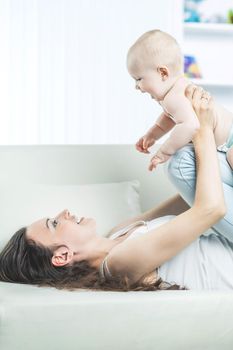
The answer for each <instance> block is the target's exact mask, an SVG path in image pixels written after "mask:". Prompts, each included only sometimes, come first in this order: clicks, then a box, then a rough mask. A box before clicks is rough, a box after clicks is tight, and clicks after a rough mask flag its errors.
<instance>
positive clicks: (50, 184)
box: [0, 145, 233, 350]
mask: <svg viewBox="0 0 233 350" xmlns="http://www.w3.org/2000/svg"><path fill="white" fill-rule="evenodd" d="M148 160H149V157H146V156H144V155H142V154H139V153H137V152H136V151H135V150H134V147H133V146H130V145H107V146H105V145H95V146H93V145H87V146H75V145H74V146H73V145H67V146H1V147H0V164H1V173H0V192H1V193H0V215H1V225H0V228H1V229H0V230H1V232H0V247H2V246H3V245H4V243H5V242H6V240H7V239H8V238H9V237H10V234H11V233H13V232H11V233H10V229H11V228H12V229H13V227H15V226H14V225H21V224H22V223H24V224H28V223H29V222H25V221H23V222H21V221H20V220H22V218H23V219H24V220H26V219H27V217H28V218H32V219H34V216H36V215H37V217H38V216H39V214H42V213H43V210H45V209H46V210H47V211H50V212H49V213H48V215H50V213H53V210H55V207H56V206H57V207H59V205H61V202H62V200H63V199H64V198H65V199H66V200H65V199H64V202H65V201H66V203H68V202H69V201H68V202H67V193H68V195H69V193H75V194H76V193H78V194H79V193H82V195H83V193H84V192H83V188H81V187H77V186H76V185H86V186H87V187H84V190H85V189H88V191H87V192H88V193H89V195H90V196H92V195H93V193H94V194H95V193H96V194H97V197H98V196H99V195H100V194H101V193H102V192H101V191H102V190H103V194H102V195H101V196H102V197H107V196H109V197H108V200H107V202H108V203H109V208H107V209H106V210H109V213H110V211H115V214H113V215H112V216H111V215H110V214H109V213H108V214H109V215H110V219H111V220H112V222H110V221H109V220H110V219H109V217H108V220H107V224H106V218H104V217H103V212H101V210H100V209H99V208H97V209H96V208H95V207H96V203H95V201H94V200H93V202H92V201H91V203H90V200H89V199H87V202H85V200H83V199H82V200H83V205H84V207H85V210H87V209H88V202H89V204H90V211H92V212H93V213H96V215H97V216H98V219H99V220H100V221H101V220H102V222H101V223H100V229H103V230H104V229H105V230H107V228H108V227H110V224H112V225H114V224H115V223H116V221H117V220H119V219H124V218H125V217H126V216H127V215H133V214H134V213H136V212H138V211H139V210H140V208H139V205H138V202H137V201H138V198H137V191H138V185H137V182H135V181H133V182H132V183H129V181H131V180H135V179H136V180H139V182H140V184H141V189H140V202H141V209H142V210H146V209H148V208H150V207H152V206H153V205H155V204H156V203H159V202H160V201H162V200H163V199H165V198H167V197H169V196H171V195H172V194H174V193H175V192H176V190H175V189H174V188H173V187H172V185H171V184H170V183H169V181H168V180H167V178H166V176H165V174H164V171H163V169H162V167H159V168H158V169H157V170H156V171H154V172H153V173H150V172H148V170H147V166H148ZM122 181H123V182H124V184H123V185H122V184H117V183H118V182H122ZM101 183H102V184H103V183H111V184H112V183H115V184H113V185H106V186H107V187H106V186H105V185H103V187H101V186H100V190H99V188H98V185H95V186H94V187H93V186H91V187H90V186H89V185H88V184H101ZM37 184H39V185H37ZM46 186H47V187H46ZM69 186H71V189H72V192H71V191H70V190H69ZM72 186H73V187H72ZM114 186H115V187H114ZM117 186H120V187H117ZM46 188H47V189H48V192H46V191H47V189H46ZM59 188H60V190H61V192H59ZM67 188H68V190H67ZM90 188H91V190H90ZM27 189H28V190H27ZM73 189H75V191H77V192H75V191H73ZM43 191H44V192H43ZM80 191H81V192H80ZM57 192H58V193H61V195H60V196H57V197H56V198H55V199H54V196H55V195H54V193H57ZM120 192H122V193H120ZM24 193H25V195H24ZM32 193H35V195H34V196H32ZM41 193H42V195H41ZM46 193H49V195H50V196H49V197H47V198H46V196H45V194H46ZM37 196H38V197H37ZM63 196H64V198H63ZM39 197H40V198H39ZM87 197H88V196H87ZM38 198H39V199H38ZM51 198H52V199H51ZM99 198H100V197H99ZM111 198H112V201H111V200H110V199H111ZM43 199H44V204H45V205H44V207H43ZM33 200H34V203H35V205H33V204H31V203H33ZM74 200H75V198H72V200H71V202H72V201H74ZM29 201H32V202H30V203H29ZM77 201H78V198H77ZM100 201H101V203H102V204H101V205H100V207H102V206H103V209H104V208H105V207H106V203H105V202H104V198H100ZM57 202H59V205H58V204H57ZM115 202H117V203H118V204H117V206H116V207H115V208H114V205H115ZM136 202H137V203H136ZM28 203H29V204H28ZM66 203H64V204H66ZM27 204H28V206H27ZM37 205H38V207H37ZM72 205H73V202H72ZM50 206H53V207H51V208H50ZM74 206H75V205H74ZM79 208H82V201H81V202H80V198H79ZM32 209H33V210H32ZM79 210H80V209H79ZM95 210H96V211H95ZM25 211H26V213H25V214H24V212H25ZM54 214H55V213H54ZM81 214H82V213H81ZM27 215H28V216H27ZM109 215H108V216H109ZM101 225H102V226H101ZM17 227H18V226H17ZM105 234H106V232H105ZM69 348H70V349H79V350H97V349H101V350H109V349H111V350H115V349H116V350H118V349H122V350H126V349H127V350H128V349H133V350H139V349H143V350H154V349H159V350H165V349H173V350H176V349H179V350H181V349H185V350H187V349H195V350H207V349H209V350H215V349H216V350H220V349H221V350H224V349H229V350H230V349H233V293H226V292H224V293H221V292H194V291H162V292H128V293H124V292H102V291H98V292H91V291H80V290H79V291H74V292H69V291H59V290H56V289H52V288H38V287H36V286H28V285H17V284H10V283H3V282H0V349H1V350H39V349H40V350H41V349H50V350H61V349H69Z"/></svg>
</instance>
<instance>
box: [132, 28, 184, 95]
mask: <svg viewBox="0 0 233 350" xmlns="http://www.w3.org/2000/svg"><path fill="white" fill-rule="evenodd" d="M127 68H128V71H129V73H130V75H131V76H132V77H133V78H134V79H135V80H136V88H138V89H140V90H141V91H142V92H148V93H150V94H151V96H152V97H153V98H155V99H160V98H162V95H163V94H166V91H167V90H168V89H169V87H170V85H171V82H172V81H174V79H176V78H177V77H178V76H181V75H182V74H183V55H182V52H181V49H180V47H179V45H178V43H177V41H176V40H175V39H174V38H173V37H172V36H171V35H169V34H167V33H165V32H162V31H160V30H151V31H149V32H146V33H144V34H143V35H142V36H140V37H139V38H138V39H137V41H136V42H135V43H134V44H133V45H132V46H131V47H130V49H129V51H128V55H127ZM145 79H146V81H145ZM143 81H144V83H145V85H143ZM152 85H153V86H154V88H153V87H152Z"/></svg>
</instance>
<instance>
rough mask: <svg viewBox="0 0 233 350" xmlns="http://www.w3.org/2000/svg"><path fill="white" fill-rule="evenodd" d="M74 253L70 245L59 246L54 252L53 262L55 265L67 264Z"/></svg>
mask: <svg viewBox="0 0 233 350" xmlns="http://www.w3.org/2000/svg"><path fill="white" fill-rule="evenodd" d="M73 255H74V254H73V252H72V251H71V250H70V249H69V248H68V247H65V246H62V247H59V248H57V249H56V250H55V251H54V252H53V257H52V264H53V265H54V266H65V265H67V264H69V263H70V262H71V260H72V258H73Z"/></svg>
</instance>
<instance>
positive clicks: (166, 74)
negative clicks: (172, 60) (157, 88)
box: [157, 66, 170, 81]
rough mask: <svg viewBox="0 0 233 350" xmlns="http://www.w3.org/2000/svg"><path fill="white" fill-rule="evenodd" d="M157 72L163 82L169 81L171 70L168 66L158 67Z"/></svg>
mask: <svg viewBox="0 0 233 350" xmlns="http://www.w3.org/2000/svg"><path fill="white" fill-rule="evenodd" d="M157 72H158V73H159V74H160V76H161V78H162V80H163V81H165V80H167V78H168V77H169V75H170V72H169V69H168V68H167V67H166V66H160V67H158V68H157Z"/></svg>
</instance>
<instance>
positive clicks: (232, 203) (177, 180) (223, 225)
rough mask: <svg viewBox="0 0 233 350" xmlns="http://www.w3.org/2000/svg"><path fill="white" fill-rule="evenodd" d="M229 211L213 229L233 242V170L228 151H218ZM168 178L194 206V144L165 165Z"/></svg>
mask: <svg viewBox="0 0 233 350" xmlns="http://www.w3.org/2000/svg"><path fill="white" fill-rule="evenodd" d="M218 158H219V162H220V169H221V178H222V183H223V190H224V197H225V203H226V207H227V213H226V215H225V217H224V218H223V219H221V220H220V221H218V222H217V223H216V224H215V225H214V226H213V227H212V229H213V230H214V231H215V232H217V233H219V234H221V235H223V236H225V237H226V238H227V239H228V240H230V241H231V242H233V170H232V169H231V167H230V166H229V164H228V162H227V160H226V153H223V152H218ZM165 169H166V172H167V175H168V178H169V179H170V181H171V182H172V183H173V185H174V186H175V187H176V188H177V190H178V192H179V193H180V195H181V197H182V198H183V199H184V200H185V201H186V202H187V203H188V204H189V205H190V206H192V204H193V202H194V196H195V187H196V161H195V154H194V148H193V145H192V144H188V145H187V146H185V147H183V148H181V149H180V150H179V151H177V152H176V153H175V154H174V155H173V157H172V158H171V159H170V161H169V162H168V163H167V166H165ZM209 177H210V181H211V174H209Z"/></svg>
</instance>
